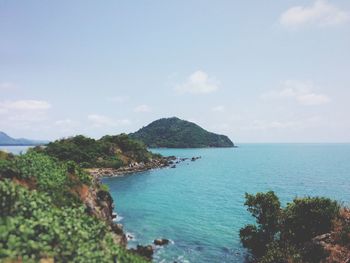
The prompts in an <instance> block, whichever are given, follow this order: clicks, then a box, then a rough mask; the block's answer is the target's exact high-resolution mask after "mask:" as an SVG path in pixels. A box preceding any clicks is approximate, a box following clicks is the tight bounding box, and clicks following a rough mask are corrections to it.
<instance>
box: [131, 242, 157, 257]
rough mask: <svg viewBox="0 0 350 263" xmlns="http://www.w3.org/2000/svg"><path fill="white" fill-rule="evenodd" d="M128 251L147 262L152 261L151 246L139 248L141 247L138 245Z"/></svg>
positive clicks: (152, 251) (152, 250)
mask: <svg viewBox="0 0 350 263" xmlns="http://www.w3.org/2000/svg"><path fill="white" fill-rule="evenodd" d="M130 251H131V252H132V253H134V254H137V255H139V256H142V257H144V258H146V259H148V260H152V256H153V253H154V249H153V247H152V246H151V245H147V246H141V245H138V246H137V247H136V249H135V248H132V249H130Z"/></svg>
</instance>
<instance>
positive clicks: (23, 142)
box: [0, 131, 48, 146]
mask: <svg viewBox="0 0 350 263" xmlns="http://www.w3.org/2000/svg"><path fill="white" fill-rule="evenodd" d="M47 143H48V141H44V140H30V139H24V138H19V139H15V138H12V137H11V136H9V135H7V134H6V133H5V132H2V131H0V145H6V146H33V145H42V144H47Z"/></svg>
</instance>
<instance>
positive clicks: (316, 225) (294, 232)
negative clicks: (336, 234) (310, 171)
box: [283, 197, 340, 244]
mask: <svg viewBox="0 0 350 263" xmlns="http://www.w3.org/2000/svg"><path fill="white" fill-rule="evenodd" d="M339 208H340V207H339V205H338V203H337V202H336V201H332V200H330V199H329V198H324V197H306V198H296V199H294V200H293V202H292V203H290V204H288V205H287V207H286V208H285V209H284V231H283V235H284V236H285V238H286V239H288V240H291V241H292V242H293V243H295V244H303V243H305V242H306V241H308V240H310V239H311V238H313V237H315V236H317V235H320V234H323V233H327V232H329V231H330V230H331V226H332V220H333V219H334V218H335V217H336V216H337V215H338V214H339Z"/></svg>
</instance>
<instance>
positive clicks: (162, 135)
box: [130, 117, 234, 148]
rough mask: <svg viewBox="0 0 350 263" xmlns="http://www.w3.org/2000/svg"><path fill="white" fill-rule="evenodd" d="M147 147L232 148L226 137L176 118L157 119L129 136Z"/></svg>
mask: <svg viewBox="0 0 350 263" xmlns="http://www.w3.org/2000/svg"><path fill="white" fill-rule="evenodd" d="M130 136H131V137H132V138H135V139H138V140H141V141H143V142H144V143H145V144H146V145H147V146H148V147H151V148H156V147H167V148H201V147H233V146H234V145H233V143H232V142H231V141H230V139H229V138H228V137H227V136H224V135H218V134H215V133H211V132H208V131H206V130H204V129H203V128H201V127H199V126H198V125H196V124H194V123H192V122H188V121H184V120H180V119H178V118H175V117H173V118H167V119H165V118H164V119H159V120H157V121H154V122H152V123H151V124H149V125H147V126H146V127H143V128H142V129H140V130H138V131H137V132H135V133H132V134H130Z"/></svg>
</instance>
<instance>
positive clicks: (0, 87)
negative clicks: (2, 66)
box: [0, 82, 16, 91]
mask: <svg viewBox="0 0 350 263" xmlns="http://www.w3.org/2000/svg"><path fill="white" fill-rule="evenodd" d="M14 89H16V85H15V84H14V83H12V82H0V91H9V90H14Z"/></svg>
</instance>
